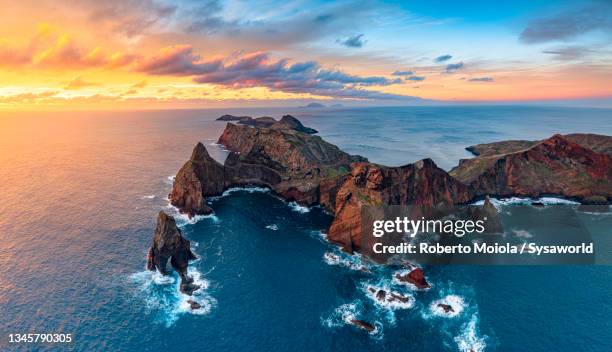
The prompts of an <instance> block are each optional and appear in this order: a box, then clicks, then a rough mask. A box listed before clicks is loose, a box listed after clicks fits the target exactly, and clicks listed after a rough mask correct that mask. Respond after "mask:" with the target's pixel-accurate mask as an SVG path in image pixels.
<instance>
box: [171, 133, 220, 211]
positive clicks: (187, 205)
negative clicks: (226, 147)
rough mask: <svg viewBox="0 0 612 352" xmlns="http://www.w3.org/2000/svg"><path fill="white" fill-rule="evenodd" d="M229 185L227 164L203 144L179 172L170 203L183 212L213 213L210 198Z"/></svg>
mask: <svg viewBox="0 0 612 352" xmlns="http://www.w3.org/2000/svg"><path fill="white" fill-rule="evenodd" d="M224 188H225V171H224V168H223V165H221V164H219V163H218V162H217V161H216V160H214V159H213V158H212V157H211V156H210V155H209V154H208V151H207V150H206V147H204V145H203V144H202V143H198V144H197V145H196V146H195V148H194V149H193V153H192V154H191V158H190V159H189V161H187V162H186V163H185V164H184V165H183V167H181V169H180V170H179V172H178V173H177V174H176V177H175V179H174V185H173V187H172V192H171V193H170V196H169V198H170V202H171V203H172V204H173V205H174V206H176V207H177V208H179V209H180V210H181V212H183V213H186V214H188V215H189V216H194V215H205V214H209V213H211V212H212V210H211V209H210V207H208V205H206V197H208V196H212V195H217V194H220V193H221V192H223V189H224Z"/></svg>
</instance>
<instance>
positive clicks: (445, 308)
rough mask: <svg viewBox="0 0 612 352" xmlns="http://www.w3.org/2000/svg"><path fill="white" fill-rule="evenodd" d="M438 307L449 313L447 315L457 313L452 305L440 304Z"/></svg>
mask: <svg viewBox="0 0 612 352" xmlns="http://www.w3.org/2000/svg"><path fill="white" fill-rule="evenodd" d="M437 307H438V308H442V310H443V311H444V313H447V314H448V313H454V312H455V309H453V306H451V305H450V304H444V303H438V304H437Z"/></svg>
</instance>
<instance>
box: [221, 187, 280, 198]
mask: <svg viewBox="0 0 612 352" xmlns="http://www.w3.org/2000/svg"><path fill="white" fill-rule="evenodd" d="M234 192H248V193H268V192H270V189H269V188H265V187H232V188H228V189H226V190H225V191H224V192H223V194H222V195H221V196H223V197H225V196H228V195H230V194H232V193H234Z"/></svg>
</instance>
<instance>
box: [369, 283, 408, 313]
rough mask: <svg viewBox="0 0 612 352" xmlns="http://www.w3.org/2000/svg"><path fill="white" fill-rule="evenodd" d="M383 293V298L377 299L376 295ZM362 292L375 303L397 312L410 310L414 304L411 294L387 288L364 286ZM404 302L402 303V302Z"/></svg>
mask: <svg viewBox="0 0 612 352" xmlns="http://www.w3.org/2000/svg"><path fill="white" fill-rule="evenodd" d="M381 290H382V291H384V293H385V294H384V297H379V296H378V293H379V292H380V291H381ZM363 291H364V292H365V294H366V295H367V296H368V297H369V298H370V299H371V300H372V301H374V303H376V304H377V305H378V306H381V307H383V308H386V309H391V310H397V309H410V308H412V307H414V304H415V302H416V300H415V298H414V296H413V295H411V294H404V293H401V292H397V291H393V290H391V289H389V287H386V286H385V287H379V286H371V285H364V287H363ZM402 300H404V301H405V302H404V301H402Z"/></svg>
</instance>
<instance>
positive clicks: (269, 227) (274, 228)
mask: <svg viewBox="0 0 612 352" xmlns="http://www.w3.org/2000/svg"><path fill="white" fill-rule="evenodd" d="M266 228H267V229H269V230H272V231H278V225H276V224H272V225H268V226H266Z"/></svg>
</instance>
